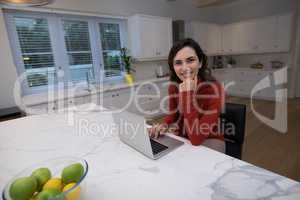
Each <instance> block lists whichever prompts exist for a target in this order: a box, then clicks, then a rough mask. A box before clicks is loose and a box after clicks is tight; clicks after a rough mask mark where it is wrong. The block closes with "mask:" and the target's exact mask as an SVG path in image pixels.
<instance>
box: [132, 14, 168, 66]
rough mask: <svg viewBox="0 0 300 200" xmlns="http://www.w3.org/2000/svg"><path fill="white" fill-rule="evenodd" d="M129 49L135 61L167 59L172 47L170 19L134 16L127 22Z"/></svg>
mask: <svg viewBox="0 0 300 200" xmlns="http://www.w3.org/2000/svg"><path fill="white" fill-rule="evenodd" d="M128 29H129V40H130V49H131V53H132V56H133V57H134V58H136V59H137V60H140V61H143V60H160V59H166V58H167V57H168V54H169V51H170V48H171V46H172V19H171V18H164V17H155V16H147V15H134V16H132V17H130V18H129V20H128Z"/></svg>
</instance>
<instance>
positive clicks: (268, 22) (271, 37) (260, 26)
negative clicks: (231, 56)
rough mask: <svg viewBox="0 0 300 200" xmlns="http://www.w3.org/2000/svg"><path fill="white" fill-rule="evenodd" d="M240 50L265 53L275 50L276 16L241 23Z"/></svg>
mask: <svg viewBox="0 0 300 200" xmlns="http://www.w3.org/2000/svg"><path fill="white" fill-rule="evenodd" d="M239 26H240V37H239V40H240V42H239V43H240V52H241V53H264V52H273V51H275V46H276V17H269V18H265V19H259V20H253V21H249V22H242V23H240V25H239Z"/></svg>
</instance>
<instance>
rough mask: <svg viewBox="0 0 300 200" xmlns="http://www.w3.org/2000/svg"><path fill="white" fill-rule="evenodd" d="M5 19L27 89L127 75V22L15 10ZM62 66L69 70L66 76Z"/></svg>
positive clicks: (39, 88)
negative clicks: (122, 54)
mask: <svg viewBox="0 0 300 200" xmlns="http://www.w3.org/2000/svg"><path fill="white" fill-rule="evenodd" d="M5 17H6V22H7V26H8V31H9V33H10V34H9V36H10V41H11V45H12V49H14V58H15V63H16V66H17V71H18V72H19V74H21V73H23V72H25V73H26V79H27V81H24V82H23V84H24V85H25V86H24V87H23V88H24V89H25V90H26V91H25V93H36V92H40V91H41V90H43V89H45V88H46V87H47V86H51V85H55V84H57V83H58V82H59V81H63V82H65V83H72V84H76V83H78V82H85V83H86V82H88V81H91V82H95V83H99V81H100V80H104V81H109V80H115V79H116V78H117V77H119V79H121V78H122V71H123V67H122V64H121V60H120V49H121V48H122V47H123V44H125V41H123V39H122V37H121V35H122V32H124V31H125V29H124V24H125V20H121V19H111V20H110V19H102V18H97V17H76V16H67V15H53V14H42V13H41V14H39V13H28V12H26V13H22V12H18V11H10V10H5ZM58 70H63V71H64V76H63V77H62V78H60V77H58V76H57V72H58ZM102 72H104V73H102ZM62 79H63V80H62Z"/></svg>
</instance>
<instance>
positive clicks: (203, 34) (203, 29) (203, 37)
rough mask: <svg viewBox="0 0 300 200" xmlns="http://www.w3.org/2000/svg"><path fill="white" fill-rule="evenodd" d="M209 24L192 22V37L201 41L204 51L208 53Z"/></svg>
mask: <svg viewBox="0 0 300 200" xmlns="http://www.w3.org/2000/svg"><path fill="white" fill-rule="evenodd" d="M207 30H208V24H201V23H199V22H192V23H191V31H192V38H193V39H194V40H195V41H196V42H198V43H199V45H200V46H201V48H202V50H203V52H204V53H208V49H209V47H208V46H209V43H208V36H207V35H208V32H207Z"/></svg>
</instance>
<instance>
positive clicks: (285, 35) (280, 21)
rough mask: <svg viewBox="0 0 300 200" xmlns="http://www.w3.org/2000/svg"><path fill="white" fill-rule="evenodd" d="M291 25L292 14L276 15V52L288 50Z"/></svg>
mask: <svg viewBox="0 0 300 200" xmlns="http://www.w3.org/2000/svg"><path fill="white" fill-rule="evenodd" d="M292 25H293V14H292V13H289V14H285V15H280V16H278V17H277V25H276V44H275V45H276V46H275V49H276V51H278V52H288V51H290V46H291V33H292Z"/></svg>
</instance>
